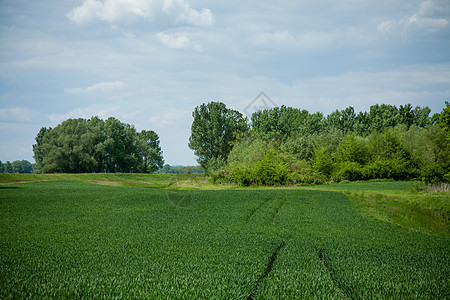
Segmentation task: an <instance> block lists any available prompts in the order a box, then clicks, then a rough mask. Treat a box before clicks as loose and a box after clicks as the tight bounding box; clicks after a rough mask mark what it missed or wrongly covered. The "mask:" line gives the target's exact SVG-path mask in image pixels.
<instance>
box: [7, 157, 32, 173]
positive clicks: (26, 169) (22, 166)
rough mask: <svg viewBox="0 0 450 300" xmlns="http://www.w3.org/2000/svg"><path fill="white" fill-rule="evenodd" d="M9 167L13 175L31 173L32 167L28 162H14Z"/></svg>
mask: <svg viewBox="0 0 450 300" xmlns="http://www.w3.org/2000/svg"><path fill="white" fill-rule="evenodd" d="M11 165H12V169H13V172H14V173H33V166H32V164H31V163H30V162H29V161H28V160H16V161H13V162H12V163H11Z"/></svg>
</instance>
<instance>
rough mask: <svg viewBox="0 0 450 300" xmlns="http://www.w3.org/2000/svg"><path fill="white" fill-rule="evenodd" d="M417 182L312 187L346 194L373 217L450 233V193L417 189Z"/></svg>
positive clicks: (425, 230) (392, 222) (437, 233)
mask: <svg viewBox="0 0 450 300" xmlns="http://www.w3.org/2000/svg"><path fill="white" fill-rule="evenodd" d="M416 186H417V183H416V182H411V181H381V182H376V181H375V182H356V183H347V184H332V185H320V186H312V187H308V188H309V189H315V190H327V191H337V192H343V193H345V194H346V195H347V196H348V197H349V199H350V200H351V203H352V204H353V205H354V206H355V207H356V208H357V209H358V211H359V212H360V213H361V214H363V215H364V216H367V217H369V218H371V219H373V220H377V221H380V222H385V223H389V224H392V225H396V226H401V227H403V228H406V229H409V230H413V231H417V232H423V233H427V234H435V235H442V236H450V223H449V220H448V218H449V216H450V193H448V192H429V191H417V190H416V189H415V187H416Z"/></svg>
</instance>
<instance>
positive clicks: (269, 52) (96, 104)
mask: <svg viewBox="0 0 450 300" xmlns="http://www.w3.org/2000/svg"><path fill="white" fill-rule="evenodd" d="M262 91H263V92H265V94H266V95H267V96H268V97H270V99H271V100H272V102H273V103H272V102H269V101H266V102H265V103H266V104H267V105H269V106H271V105H283V104H284V105H286V106H292V107H298V108H302V109H307V110H309V111H310V112H316V111H321V112H323V113H324V114H328V113H330V112H331V111H334V110H336V109H344V108H345V107H348V106H353V107H354V108H355V109H356V111H366V110H368V109H369V107H370V106H371V105H373V104H375V103H379V104H381V103H386V104H394V105H397V106H398V105H401V104H406V103H411V104H412V105H413V106H416V105H418V106H429V107H430V108H431V109H432V112H433V113H436V112H439V111H440V110H442V108H443V107H444V101H445V100H450V1H448V0H427V1H423V0H407V1H405V0H379V1H365V0H345V1H335V0H329V1H318V0H311V1H309V0H302V1H294V0H285V1H283V0H282V1H261V0H258V1H254V0H240V1H206V0H204V1H202V0H198V1H197V0H101V1H98V0H83V1H81V0H64V1H58V0H39V1H29V0H26V1H25V0H0V142H1V143H0V160H2V161H3V162H5V161H7V160H9V161H14V160H18V159H27V160H29V161H31V162H34V159H33V153H32V144H33V143H34V138H35V136H36V134H37V132H38V131H39V129H40V128H41V127H44V126H45V127H48V126H52V127H54V126H56V125H57V124H59V123H61V122H62V121H64V120H66V119H68V118H78V117H83V118H90V117H91V116H99V117H101V118H104V119H105V118H108V117H110V116H113V117H116V118H118V119H119V120H121V121H122V122H126V123H129V124H133V125H135V126H136V129H138V130H142V129H146V130H154V131H155V132H156V133H158V135H159V137H160V140H161V146H162V150H163V152H164V158H165V161H166V163H169V164H171V165H178V164H182V165H188V164H190V165H192V164H196V162H195V156H194V155H193V152H192V151H191V150H190V149H189V148H188V146H187V144H188V139H189V135H190V126H191V123H192V111H193V109H194V108H195V107H196V106H198V105H201V104H202V103H206V102H210V101H222V102H224V103H225V104H226V105H227V106H228V107H230V108H233V109H236V110H239V111H241V112H242V113H244V111H246V112H248V113H251V111H252V110H254V108H255V106H256V107H262V106H264V105H265V104H264V101H261V99H260V101H259V102H258V101H256V102H255V103H253V105H251V106H250V107H249V108H248V109H247V110H246V108H247V107H248V106H249V105H250V104H251V103H252V101H253V100H254V99H255V97H257V96H258V94H260V92H262Z"/></svg>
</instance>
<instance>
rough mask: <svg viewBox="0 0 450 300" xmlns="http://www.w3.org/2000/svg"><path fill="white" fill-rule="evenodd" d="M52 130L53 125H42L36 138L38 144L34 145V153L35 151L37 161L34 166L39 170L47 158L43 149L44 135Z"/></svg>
mask: <svg viewBox="0 0 450 300" xmlns="http://www.w3.org/2000/svg"><path fill="white" fill-rule="evenodd" d="M51 130H52V128H51V127H50V128H46V127H42V128H41V129H40V130H39V132H38V134H37V136H36V138H35V140H36V144H34V145H33V153H34V160H35V161H36V164H35V166H34V168H35V170H36V171H37V172H40V170H41V168H42V162H43V160H44V158H45V155H44V152H43V151H42V146H43V140H44V136H45V135H46V133H47V132H49V131H51Z"/></svg>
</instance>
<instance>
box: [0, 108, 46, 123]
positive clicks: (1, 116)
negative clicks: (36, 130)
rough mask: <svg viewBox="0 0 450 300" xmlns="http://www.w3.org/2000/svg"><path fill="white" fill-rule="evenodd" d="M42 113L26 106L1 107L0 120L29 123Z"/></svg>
mask: <svg viewBox="0 0 450 300" xmlns="http://www.w3.org/2000/svg"><path fill="white" fill-rule="evenodd" d="M39 115H40V114H39V113H38V112H36V111H34V110H32V109H28V108H24V107H12V108H0V121H1V122H5V123H28V122H32V121H33V120H35V119H36V118H37V117H38V116H39Z"/></svg>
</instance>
